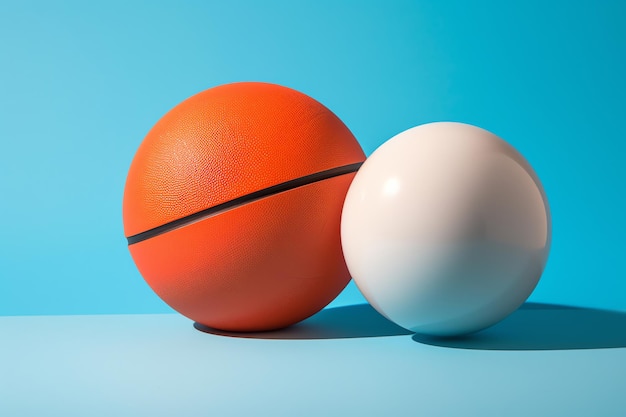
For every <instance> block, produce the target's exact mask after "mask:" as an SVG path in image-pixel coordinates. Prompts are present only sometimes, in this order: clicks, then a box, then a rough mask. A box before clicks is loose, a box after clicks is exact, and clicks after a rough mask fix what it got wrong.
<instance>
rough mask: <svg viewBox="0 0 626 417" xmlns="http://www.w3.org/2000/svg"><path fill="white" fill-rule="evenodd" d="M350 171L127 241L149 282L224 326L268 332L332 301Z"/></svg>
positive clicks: (189, 311)
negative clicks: (164, 231)
mask: <svg viewBox="0 0 626 417" xmlns="http://www.w3.org/2000/svg"><path fill="white" fill-rule="evenodd" d="M354 175H355V174H354V173H350V174H345V175H342V176H339V177H334V178H330V179H326V180H323V181H319V182H315V183H312V184H309V185H306V186H302V187H298V188H295V189H292V190H289V191H286V192H283V193H279V194H275V195H272V196H269V197H266V198H263V199H260V200H257V201H254V202H251V203H248V204H246V205H243V206H239V207H237V208H233V209H231V210H229V211H226V212H223V213H220V214H217V215H215V216H213V217H209V218H206V219H204V220H201V221H198V222H197V223H193V224H190V225H187V226H184V227H182V228H179V229H176V230H172V231H170V232H167V233H165V234H162V235H159V236H156V237H153V238H151V239H148V240H145V241H142V242H139V243H136V244H133V245H130V247H129V248H130V252H131V254H132V256H133V258H134V260H135V263H136V264H137V266H138V268H139V270H140V272H141V274H142V275H143V276H144V278H145V279H146V281H147V282H148V284H149V285H150V286H151V287H152V289H153V290H154V291H155V292H156V293H157V294H158V295H159V296H160V297H161V298H162V299H163V300H164V301H165V302H166V303H167V304H169V305H170V306H171V307H172V308H174V309H175V310H177V311H178V312H180V313H181V314H183V315H185V316H187V317H189V318H190V319H192V320H194V321H197V322H199V323H201V324H204V325H206V326H209V327H214V328H217V329H222V330H228V331H258V330H270V329H275V328H280V327H284V326H288V325H290V324H293V323H296V322H298V321H300V320H303V319H305V318H307V317H309V316H311V315H313V314H314V313H316V312H317V311H319V310H320V309H322V308H323V307H324V306H325V305H326V304H328V303H329V302H330V301H332V300H333V299H334V298H335V297H336V296H337V295H338V294H339V293H340V292H341V290H342V289H343V288H344V287H345V286H346V284H347V283H348V281H349V280H350V275H349V272H348V270H347V267H346V265H345V261H344V258H343V253H342V250H341V242H340V233H339V224H340V217H341V209H342V205H343V201H344V198H345V195H346V193H347V190H348V187H349V186H350V183H351V181H352V179H353V178H354Z"/></svg>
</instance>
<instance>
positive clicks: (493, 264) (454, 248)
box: [341, 122, 551, 336]
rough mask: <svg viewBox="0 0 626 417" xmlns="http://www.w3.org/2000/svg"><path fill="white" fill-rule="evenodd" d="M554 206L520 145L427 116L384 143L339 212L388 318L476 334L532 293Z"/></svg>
mask: <svg viewBox="0 0 626 417" xmlns="http://www.w3.org/2000/svg"><path fill="white" fill-rule="evenodd" d="M550 236H551V222H550V214H549V208H548V202H547V199H546V195H545V192H544V190H543V187H542V186H541V183H540V182H539V178H537V175H536V174H535V172H534V171H533V169H532V168H531V166H530V165H529V164H528V162H527V161H526V160H525V159H524V157H522V156H521V155H520V154H519V153H518V152H517V151H516V150H515V149H514V148H513V147H511V146H510V145H509V144H507V143H506V142H504V141H503V140H501V139H500V138H498V137H497V136H495V135H493V134H492V133H490V132H488V131H486V130H483V129H480V128H478V127H475V126H471V125H467V124H462V123H450V122H442V123H430V124H426V125H422V126H418V127H414V128H412V129H409V130H406V131H404V132H402V133H400V134H399V135H397V136H395V137H393V138H391V139H390V140H389V141H387V142H386V143H384V144H383V145H382V146H380V147H379V148H378V149H377V150H376V151H375V152H374V153H373V154H372V155H371V156H370V157H369V158H368V159H367V160H366V161H365V163H364V164H363V166H362V167H361V168H360V170H359V171H358V173H357V175H356V177H355V178H354V181H353V182H352V185H351V186H350V189H349V191H348V194H347V196H346V200H345V203H344V207H343V213H342V219H341V238H342V244H343V250H344V255H345V258H346V263H347V265H348V269H349V270H350V272H351V274H352V277H353V279H354V281H355V283H356V284H357V286H358V287H359V289H360V291H361V292H362V293H363V295H364V296H365V298H366V299H367V300H368V301H369V302H370V303H371V304H372V306H373V307H374V308H375V309H376V310H378V311H379V312H380V313H381V314H382V315H384V316H385V317H387V318H388V319H390V320H392V321H393V322H395V323H397V324H399V325H400V326H402V327H405V328H407V329H409V330H412V331H415V332H417V333H424V334H431V335H439V336H454V335H461V334H466V333H471V332H475V331H478V330H481V329H484V328H486V327H488V326H491V325H492V324H495V323H496V322H498V321H500V320H501V319H503V318H504V317H506V316H507V315H509V314H510V313H511V312H513V311H514V310H516V309H517V308H518V307H519V306H520V305H521V304H522V303H523V302H524V301H525V300H526V298H528V296H529V295H530V293H531V292H532V291H533V289H534V288H535V286H536V285H537V282H538V281H539V278H540V276H541V274H542V272H543V269H544V266H545V264H546V261H547V257H548V252H549V248H550Z"/></svg>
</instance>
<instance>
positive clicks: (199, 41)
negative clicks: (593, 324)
mask: <svg viewBox="0 0 626 417" xmlns="http://www.w3.org/2000/svg"><path fill="white" fill-rule="evenodd" d="M225 3H228V4H225ZM547 3H549V4H546V2H543V1H518V2H501V1H476V2H467V1H407V2H399V1H391V2H386V1H380V2H363V1H350V2H348V1H346V2H336V1H311V2H307V3H304V2H290V1H284V2H267V1H264V2H253V1H237V2H218V1H214V2H208V1H185V2H182V1H171V2H155V1H145V2H140V1H133V2H126V1H107V2H97V3H95V2H67V1H64V2H43V1H40V2H18V1H14V2H8V1H4V2H2V3H0V141H1V142H0V144H1V147H0V199H1V202H2V204H0V219H2V225H1V227H0V314H2V315H16V314H78V313H127V312H137V313H139V312H164V311H170V310H169V309H168V307H167V306H165V305H164V304H163V303H162V302H161V301H160V300H159V299H158V298H157V297H156V296H155V295H154V294H153V293H152V292H151V291H150V289H149V288H148V287H147V285H146V284H145V283H144V282H143V280H142V278H141V277H140V275H139V273H138V272H137V270H136V269H135V266H134V264H133V262H132V260H131V258H130V256H129V254H128V251H127V248H126V244H125V239H124V236H123V231H122V219H121V200H122V192H123V188H124V181H125V175H126V171H127V169H128V166H129V164H130V162H131V159H132V157H133V155H134V152H135V150H136V148H137V147H138V145H139V143H140V142H141V140H142V138H143V136H144V135H145V134H146V133H147V131H148V129H149V128H150V127H151V126H152V125H153V124H154V123H155V122H156V121H157V120H158V119H159V118H160V117H161V116H162V115H163V114H164V113H165V112H166V111H167V110H168V109H170V108H171V107H172V106H174V105H175V104H177V103H178V102H180V101H181V100H183V99H185V98H186V97H188V96H190V95H193V94H195V93H197V92H199V91H201V90H204V89H206V88H209V87H212V86H215V85H218V84H222V83H226V82H232V81H241V80H258V81H269V82H275V83H279V84H284V85H287V86H290V87H292V88H296V89H299V90H301V91H303V92H305V93H307V94H309V95H311V96H313V97H314V98H316V99H318V100H320V101H321V102H322V103H324V104H326V105H327V106H328V107H329V108H331V109H332V110H333V111H335V112H336V113H337V115H339V117H341V118H342V119H343V120H344V121H345V123H346V124H347V125H348V126H349V127H350V128H351V129H352V131H353V132H354V133H355V135H356V136H357V138H358V139H359V140H360V142H361V144H362V145H363V148H364V149H365V151H366V152H367V153H368V154H369V153H371V152H372V151H373V150H374V149H375V148H376V147H377V146H378V145H380V144H381V143H382V142H383V141H385V140H386V139H388V138H389V137H391V136H393V135H394V134H396V133H398V132H400V131H402V130H404V129H407V128H409V127H412V126H414V125H417V124H421V123H425V122H430V121H438V120H455V121H463V122H467V123H473V124H477V125H479V126H482V127H484V128H486V129H489V130H491V131H493V132H495V133H496V134H498V135H500V136H502V137H503V138H505V139H506V140H508V141H509V142H511V143H512V144H513V145H514V146H515V147H517V148H518V149H519V150H520V151H521V152H522V153H523V154H524V155H525V156H526V157H527V158H528V160H529V161H530V162H531V164H532V165H533V166H534V167H535V169H536V171H537V172H538V174H539V176H540V177H541V178H542V180H543V182H544V186H545V188H546V190H547V193H548V197H549V199H550V203H551V208H552V215H553V221H554V228H553V232H554V238H553V246H552V254H551V257H550V260H549V264H548V268H547V270H546V272H545V274H544V277H543V278H542V280H541V282H540V284H539V286H538V287H537V289H536V290H535V292H534V293H533V295H532V296H531V299H532V300H535V301H544V302H553V303H566V304H576V305H584V306H596V307H605V308H613V309H621V310H626V266H625V264H624V258H625V256H626V244H625V243H624V242H626V240H625V239H624V236H625V235H626V221H625V220H624V213H626V197H625V191H624V190H625V187H624V179H625V178H626V168H625V164H624V162H623V159H624V151H625V150H626V145H625V142H624V141H625V140H626V124H625V121H626V105H625V97H626V77H625V74H626V29H625V28H626V27H625V26H624V24H623V22H624V19H625V18H626V3H625V2H620V1H613V2H609V1H600V2H597V1H577V2H565V1H563V2H547ZM360 301H362V300H361V298H360V297H359V294H358V292H357V291H356V290H355V289H354V287H350V288H349V289H348V290H347V291H346V292H344V293H343V294H342V295H341V296H340V298H339V299H338V300H337V301H336V303H337V304H348V303H352V302H360Z"/></svg>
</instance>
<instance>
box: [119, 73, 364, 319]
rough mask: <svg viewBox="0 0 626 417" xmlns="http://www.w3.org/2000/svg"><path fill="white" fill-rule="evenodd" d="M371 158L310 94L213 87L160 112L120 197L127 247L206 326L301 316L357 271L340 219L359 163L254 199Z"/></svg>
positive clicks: (157, 286) (156, 283) (151, 278)
mask: <svg viewBox="0 0 626 417" xmlns="http://www.w3.org/2000/svg"><path fill="white" fill-rule="evenodd" d="M364 159H365V156H364V154H363V151H362V150H361V147H360V146H359V144H358V142H357V141H356V139H355V138H354V136H353V135H352V133H351V132H350V131H349V129H348V128H347V127H346V126H345V125H344V124H343V123H342V122H341V120H339V119H338V118H337V116H335V115H334V114H333V113H332V112H331V111H330V110H328V109H327V108H326V107H324V106H323V105H322V104H320V103H319V102H317V101H315V100H314V99H312V98H310V97H308V96H306V95H304V94H302V93H299V92H297V91H295V90H292V89H289V88H286V87H281V86H278V85H273V84H266V83H236V84H227V85H223V86H219V87H215V88H212V89H209V90H206V91H204V92H202V93H199V94H197V95H195V96H193V97H191V98H189V99H187V100H185V101H184V102H182V103H181V104H179V105H178V106H176V107H175V108H173V109H172V110H171V111H170V112H168V113H167V114H166V115H165V116H163V118H162V119H161V120H159V122H158V123H157V124H156V125H155V126H154V127H153V128H152V130H151V131H150V132H149V133H148V135H147V136H146V138H145V139H144V141H143V142H142V144H141V146H140V147H139V149H138V151H137V154H136V155H135V158H134V159H133V162H132V164H131V167H130V170H129V173H128V177H127V181H126V188H125V191H124V202H123V217H124V230H125V234H126V237H128V238H129V242H132V243H131V244H130V245H129V249H130V252H131V255H132V257H133V259H134V261H135V263H136V265H137V267H138V269H139V271H140V272H141V274H142V276H143V277H144V279H145V280H146V282H147V283H148V284H149V285H150V286H151V288H152V289H153V290H154V291H155V292H156V293H157V294H158V295H159V296H160V297H161V298H162V299H163V300H164V301H165V302H166V303H167V304H169V305H170V306H171V307H172V308H174V309H175V310H177V311H178V312H180V313H181V314H183V315H185V316H187V317H189V318H190V319H192V320H194V321H197V322H198V323H201V324H203V325H205V326H209V327H214V328H218V329H222V330H228V331H259V330H269V329H274V328H280V327H284V326H288V325H290V324H293V323H295V322H298V321H300V320H303V319H305V318H306V317H308V316H310V315H312V314H314V313H316V312H317V311H319V310H320V309H321V308H323V307H324V306H325V305H326V304H328V303H329V302H330V301H331V300H332V299H333V298H334V297H335V296H336V295H337V294H339V292H340V291H341V290H342V289H343V288H344V287H345V285H346V284H347V282H348V281H349V279H350V277H349V273H348V271H347V268H346V265H345V261H344V258H343V254H342V251H341V242H340V226H339V222H340V216H341V207H342V204H343V200H344V197H345V194H346V192H347V189H348V187H349V185H350V182H351V180H352V178H353V177H354V171H355V170H356V169H354V170H352V172H347V173H343V174H341V175H336V176H332V177H325V178H323V179H319V178H313V179H311V180H308V181H305V182H304V183H302V184H296V185H293V186H290V188H289V189H282V190H278V191H279V192H278V191H276V192H273V193H270V194H266V195H263V196H261V197H258V196H257V197H254V198H248V197H251V196H255V195H256V194H258V193H259V192H263V190H268V189H272V187H276V186H278V185H280V184H284V183H288V182H290V181H292V182H293V181H294V180H298V179H302V178H305V179H306V178H309V177H308V176H311V175H313V176H315V174H319V173H323V172H326V171H328V170H333V169H337V168H341V167H345V166H350V165H352V164H356V163H359V162H362V161H363V160H364ZM255 193H256V194H255ZM231 203H232V204H231ZM235 203H236V204H235ZM229 204H230V205H229ZM220 207H223V209H220ZM212 208H216V209H219V210H216V211H211V209H212ZM202 213H207V214H206V215H203V214H202ZM168 226H169V227H168ZM164 228H165V230H162V229H164ZM143 235H146V236H148V237H147V238H145V239H144V238H141V239H138V237H141V236H143Z"/></svg>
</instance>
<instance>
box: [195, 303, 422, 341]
mask: <svg viewBox="0 0 626 417" xmlns="http://www.w3.org/2000/svg"><path fill="white" fill-rule="evenodd" d="M194 327H195V328H196V329H198V330H200V331H203V332H206V333H211V334H216V335H221V336H231V337H244V338H255V339H346V338H355V337H382V336H400V335H410V334H413V332H411V331H409V330H406V329H404V328H402V327H400V326H398V325H396V324H394V323H392V322H390V321H389V320H387V319H386V318H385V317H383V316H381V315H380V314H379V313H378V312H377V311H376V310H374V308H373V307H371V306H370V305H369V304H356V305H350V306H343V307H335V308H328V309H324V310H322V311H320V312H319V313H317V314H315V315H314V316H311V317H309V318H308V319H306V320H304V321H302V322H300V323H297V324H294V325H293V326H290V327H287V328H284V329H280V330H274V331H268V332H250V333H243V332H242V333H239V332H225V331H222V330H217V329H212V328H210V327H207V326H204V325H202V324H199V323H194Z"/></svg>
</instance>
